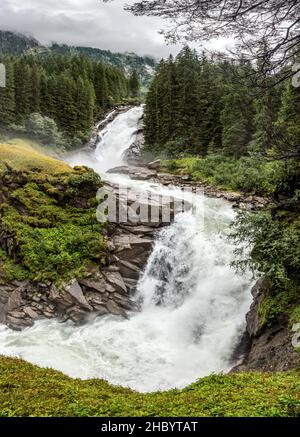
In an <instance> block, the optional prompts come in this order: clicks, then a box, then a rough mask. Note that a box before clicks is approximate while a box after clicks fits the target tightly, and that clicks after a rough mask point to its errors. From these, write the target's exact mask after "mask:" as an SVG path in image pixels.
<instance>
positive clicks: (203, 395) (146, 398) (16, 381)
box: [0, 357, 300, 417]
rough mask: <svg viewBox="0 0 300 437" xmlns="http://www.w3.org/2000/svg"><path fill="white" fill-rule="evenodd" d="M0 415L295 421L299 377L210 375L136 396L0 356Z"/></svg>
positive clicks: (299, 406) (299, 400)
mask: <svg viewBox="0 0 300 437" xmlns="http://www.w3.org/2000/svg"><path fill="white" fill-rule="evenodd" d="M0 416H2V417H3V416H108V417H113V416H196V417H197V416H247V417H249V416H300V374H299V373H297V372H286V373H273V374H263V373H254V372H253V373H239V374H231V375H212V376H209V377H207V378H203V379H200V380H199V381H197V382H195V383H194V384H192V385H190V386H188V387H186V388H185V389H183V390H171V391H168V392H157V393H151V394H140V393H136V392H133V391H131V390H129V389H126V388H121V387H113V386H111V385H109V384H108V383H107V382H105V381H103V380H89V381H81V380H79V379H71V378H69V377H67V376H65V375H63V374H62V373H60V372H57V371H54V370H47V369H41V368H39V367H36V366H34V365H32V364H29V363H26V362H24V361H20V360H17V359H14V358H6V357H0Z"/></svg>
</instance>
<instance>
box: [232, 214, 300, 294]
mask: <svg viewBox="0 0 300 437" xmlns="http://www.w3.org/2000/svg"><path fill="white" fill-rule="evenodd" d="M234 229H235V232H234V233H233V235H232V237H233V238H234V240H235V241H236V242H237V243H244V242H247V244H248V245H250V247H251V259H246V260H245V263H244V261H243V260H242V261H240V262H238V265H250V267H252V269H253V270H258V271H260V272H263V273H264V274H265V275H266V277H267V278H269V279H270V280H271V282H272V284H273V286H274V287H275V288H276V289H278V290H287V289H288V288H289V287H291V286H292V282H291V281H292V275H293V273H296V272H299V268H300V221H299V220H298V219H295V220H293V221H292V222H290V221H289V222H287V223H286V221H285V220H283V219H280V218H279V217H276V216H274V215H273V214H272V213H271V212H270V211H268V210H266V211H262V212H254V213H253V212H247V211H241V212H239V214H238V217H237V219H236V221H235V223H234Z"/></svg>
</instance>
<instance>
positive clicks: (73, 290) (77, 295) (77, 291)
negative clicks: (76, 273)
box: [62, 279, 93, 311]
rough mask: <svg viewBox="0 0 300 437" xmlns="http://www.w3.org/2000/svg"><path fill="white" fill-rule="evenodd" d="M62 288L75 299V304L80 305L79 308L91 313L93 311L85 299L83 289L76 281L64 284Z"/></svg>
mask: <svg viewBox="0 0 300 437" xmlns="http://www.w3.org/2000/svg"><path fill="white" fill-rule="evenodd" d="M62 287H63V290H64V291H65V292H66V293H68V294H69V295H70V296H71V297H72V298H73V300H75V302H77V303H78V304H79V306H81V307H83V308H86V309H88V310H90V311H91V310H92V309H93V308H92V307H91V306H90V304H89V303H88V301H87V300H86V298H85V297H84V294H83V292H82V289H81V287H80V285H79V284H78V281H77V280H76V279H74V280H73V281H72V282H71V283H70V284H66V283H63V285H62Z"/></svg>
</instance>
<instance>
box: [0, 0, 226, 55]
mask: <svg viewBox="0 0 300 437" xmlns="http://www.w3.org/2000/svg"><path fill="white" fill-rule="evenodd" d="M125 3H130V1H128V0H127V1H126V2H125V0H115V1H114V2H112V3H103V2H102V1H101V0H43V1H42V2H41V1H40V0H26V1H25V2H24V0H1V10H0V28H1V29H4V30H15V31H18V32H23V33H27V34H31V35H33V36H35V37H36V38H37V39H38V40H39V41H40V42H41V43H43V44H48V43H50V42H52V41H53V42H58V43H66V44H72V45H83V46H90V47H98V48H102V49H109V50H112V51H120V52H125V51H134V52H136V53H138V54H141V55H144V54H151V55H153V56H156V57H163V56H168V55H169V54H170V53H173V54H176V53H177V52H178V50H179V49H180V46H179V45H177V46H175V45H171V46H170V45H166V44H165V42H164V38H163V37H162V36H161V35H159V33H158V31H159V30H160V29H162V28H163V27H164V26H165V25H166V23H165V22H164V21H162V20H161V19H160V18H154V17H153V18H151V17H134V16H133V15H131V14H130V13H128V12H125V11H124V10H123V6H124V4H125ZM214 46H215V47H220V48H222V47H223V46H224V41H219V42H217V43H215V44H214ZM195 48H197V46H195Z"/></svg>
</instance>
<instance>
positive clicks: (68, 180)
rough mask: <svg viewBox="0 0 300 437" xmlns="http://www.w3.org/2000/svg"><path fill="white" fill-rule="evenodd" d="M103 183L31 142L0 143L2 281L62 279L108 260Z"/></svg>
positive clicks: (0, 271)
mask: <svg viewBox="0 0 300 437" xmlns="http://www.w3.org/2000/svg"><path fill="white" fill-rule="evenodd" d="M100 187H101V180H100V177H99V176H98V175H97V174H96V173H95V172H94V171H92V170H90V169H88V168H85V167H77V168H75V169H74V170H73V169H72V168H71V167H69V166H68V165H67V164H65V163H63V162H61V161H59V160H56V159H53V158H51V157H48V156H45V155H43V154H41V153H40V152H38V151H37V150H34V149H33V148H31V147H30V146H29V145H27V144H20V143H18V144H15V145H12V144H10V145H7V144H0V198H1V205H0V217H1V221H0V234H1V240H0V243H1V247H0V280H1V279H2V280H3V281H4V282H5V281H7V280H12V279H18V280H23V279H31V280H38V281H45V280H51V281H53V280H54V281H58V280H62V279H68V278H72V277H74V276H78V275H80V274H81V272H82V270H83V268H84V266H85V264H87V263H91V262H97V263H98V264H99V263H101V262H102V263H104V262H105V260H106V258H105V243H104V241H103V237H102V232H101V231H102V225H101V224H100V223H98V222H97V219H96V206H97V200H96V192H97V190H98V188H100ZM3 236H6V237H3Z"/></svg>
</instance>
